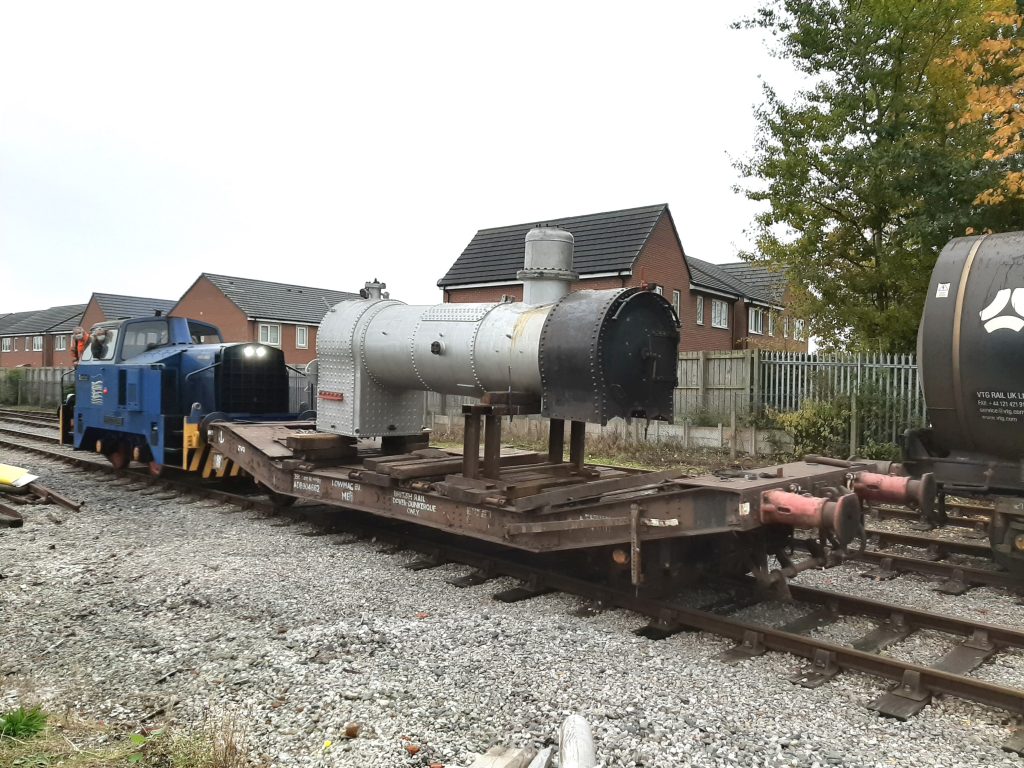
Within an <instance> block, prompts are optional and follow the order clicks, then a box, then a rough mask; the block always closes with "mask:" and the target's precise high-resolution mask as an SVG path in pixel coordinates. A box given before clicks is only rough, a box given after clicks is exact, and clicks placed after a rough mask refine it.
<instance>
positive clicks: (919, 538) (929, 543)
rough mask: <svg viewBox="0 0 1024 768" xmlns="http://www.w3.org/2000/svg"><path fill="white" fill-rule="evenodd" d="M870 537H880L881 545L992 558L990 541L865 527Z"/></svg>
mask: <svg viewBox="0 0 1024 768" xmlns="http://www.w3.org/2000/svg"><path fill="white" fill-rule="evenodd" d="M865 533H867V535H868V537H869V538H870V537H871V536H874V537H876V538H877V539H878V543H879V546H884V545H886V544H901V545H903V546H908V547H920V548H922V549H933V550H936V551H937V552H939V553H946V554H957V555H969V556H970V557H981V558H986V559H991V558H992V548H991V547H990V546H989V544H988V542H980V541H962V540H956V539H942V538H939V537H938V536H928V535H925V534H920V533H904V532H901V531H886V530H883V529H880V528H867V529H865Z"/></svg>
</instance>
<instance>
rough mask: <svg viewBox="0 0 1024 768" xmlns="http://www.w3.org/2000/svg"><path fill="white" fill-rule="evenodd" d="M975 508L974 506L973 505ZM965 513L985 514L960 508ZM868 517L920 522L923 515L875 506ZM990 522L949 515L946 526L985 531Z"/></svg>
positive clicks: (983, 518)
mask: <svg viewBox="0 0 1024 768" xmlns="http://www.w3.org/2000/svg"><path fill="white" fill-rule="evenodd" d="M952 506H953V505H951V504H949V503H948V502H947V503H946V507H947V508H950V507H952ZM972 506H973V505H972ZM959 508H960V509H963V510H965V511H974V512H976V513H978V514H983V513H982V512H981V511H979V510H975V509H973V508H972V509H970V510H966V509H965V508H964V507H959ZM987 511H988V514H989V515H991V514H992V509H991V507H990V508H988V510H987ZM867 513H868V517H869V518H870V517H873V518H876V519H878V520H904V521H906V522H911V523H912V522H920V521H921V513H920V512H919V511H918V510H916V509H907V508H906V507H886V506H873V507H869V508H868V509H867ZM989 522H990V520H989V517H972V516H968V515H947V516H946V525H949V526H952V527H954V528H968V529H970V530H976V531H977V530H985V529H986V528H987V527H988V524H989Z"/></svg>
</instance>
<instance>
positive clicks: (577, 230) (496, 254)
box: [437, 204, 668, 288]
mask: <svg viewBox="0 0 1024 768" xmlns="http://www.w3.org/2000/svg"><path fill="white" fill-rule="evenodd" d="M667 211H668V206H667V205H665V204H661V205H649V206H646V207H643V208H628V209H626V210H621V211H606V212H604V213H592V214H588V215H585V216H567V217H564V218H560V219H547V220H546V221H536V222H530V223H527V224H515V225H512V226H508V227H494V228H492V229H481V230H480V231H479V232H477V233H476V234H475V235H474V236H473V239H472V240H471V241H470V242H469V245H467V246H466V249H465V250H464V251H463V252H462V254H461V255H460V256H459V258H458V259H456V260H455V263H454V264H452V266H451V268H450V269H449V270H448V272H447V273H446V274H445V276H444V277H442V278H441V279H440V280H438V281H437V284H438V285H439V286H441V287H442V288H446V287H452V286H460V285H472V284H476V283H491V282H505V281H514V280H515V279H516V272H518V271H519V270H520V269H522V268H523V256H524V252H525V238H526V233H527V232H529V231H530V230H531V229H533V228H534V227H541V226H547V227H560V228H562V229H566V230H568V231H569V232H571V233H572V235H573V238H574V240H575V248H574V254H573V269H574V270H575V271H576V272H579V273H580V274H581V275H588V274H595V273H602V272H626V271H629V270H630V269H631V268H632V266H633V262H634V261H635V260H636V257H637V256H638V255H639V253H640V250H641V249H642V248H643V246H644V243H646V242H647V238H648V237H649V236H650V234H651V231H652V230H653V229H654V226H655V224H657V223H658V220H659V219H660V218H661V216H662V214H664V213H665V212H667Z"/></svg>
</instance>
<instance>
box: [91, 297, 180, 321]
mask: <svg viewBox="0 0 1024 768" xmlns="http://www.w3.org/2000/svg"><path fill="white" fill-rule="evenodd" d="M174 303H175V302H174V299H152V298H146V297H143V296H121V295H119V294H116V293H94V294H93V295H92V296H91V297H90V298H89V303H88V304H86V306H85V312H84V313H83V314H82V322H81V323H80V325H81V326H82V327H83V328H86V329H89V328H92V326H94V325H95V324H96V323H102V322H105V321H107V320H121V319H124V318H128V317H149V316H151V315H156V314H161V315H166V314H167V313H168V312H170V311H171V309H172V308H173V307H174Z"/></svg>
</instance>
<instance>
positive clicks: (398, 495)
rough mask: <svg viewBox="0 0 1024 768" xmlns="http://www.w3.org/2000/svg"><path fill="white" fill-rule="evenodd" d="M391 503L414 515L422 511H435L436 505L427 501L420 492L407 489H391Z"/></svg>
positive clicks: (417, 515) (418, 514)
mask: <svg viewBox="0 0 1024 768" xmlns="http://www.w3.org/2000/svg"><path fill="white" fill-rule="evenodd" d="M391 503H392V504H396V505H398V506H399V507H405V510H406V511H407V512H408V513H409V514H410V515H414V516H416V517H419V516H420V515H421V514H422V513H424V512H431V513H433V512H437V506H436V505H434V504H431V503H430V502H429V501H427V497H426V496H424V495H423V494H421V493H409V492H408V491H392V493H391Z"/></svg>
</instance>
